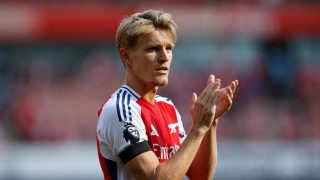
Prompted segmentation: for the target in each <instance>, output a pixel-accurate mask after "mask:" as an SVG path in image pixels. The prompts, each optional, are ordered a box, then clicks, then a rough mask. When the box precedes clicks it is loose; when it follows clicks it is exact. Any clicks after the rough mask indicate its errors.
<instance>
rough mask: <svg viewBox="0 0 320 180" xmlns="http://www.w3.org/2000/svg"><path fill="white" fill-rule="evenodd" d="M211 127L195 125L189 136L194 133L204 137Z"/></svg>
mask: <svg viewBox="0 0 320 180" xmlns="http://www.w3.org/2000/svg"><path fill="white" fill-rule="evenodd" d="M209 129H210V128H207V127H196V126H193V127H192V128H191V129H190V132H189V133H188V136H189V135H190V134H193V135H194V136H196V137H203V136H204V135H205V134H206V133H207V131H208V130H209Z"/></svg>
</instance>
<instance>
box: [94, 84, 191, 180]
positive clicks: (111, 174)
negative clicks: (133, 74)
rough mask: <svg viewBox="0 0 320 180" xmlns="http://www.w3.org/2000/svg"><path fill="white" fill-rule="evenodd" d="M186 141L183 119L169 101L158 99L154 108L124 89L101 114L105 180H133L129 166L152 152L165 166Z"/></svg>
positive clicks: (100, 146)
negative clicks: (125, 166)
mask: <svg viewBox="0 0 320 180" xmlns="http://www.w3.org/2000/svg"><path fill="white" fill-rule="evenodd" d="M185 137H186V133H185V130H184V128H183V124H182V121H181V116H180V114H179V113H178V111H177V110H176V108H175V107H174V105H173V103H172V102H171V101H170V100H169V99H168V98H164V97H161V96H156V97H155V102H154V104H151V103H149V102H148V101H146V100H145V99H143V98H141V96H140V95H139V94H138V93H137V92H135V91H134V90H133V89H131V88H130V87H129V86H127V85H123V86H122V87H121V88H119V89H118V90H117V91H115V92H114V93H113V94H112V96H111V98H110V99H109V100H108V101H107V102H106V103H105V104H104V105H103V107H102V108H101V109H100V110H99V119H98V126H97V142H98V143H97V145H98V152H99V160H100V164H101V167H102V169H103V172H104V175H105V179H107V178H110V179H133V177H132V176H131V175H130V174H129V173H128V172H127V171H126V169H125V168H124V164H125V163H126V162H128V161H130V160H131V159H133V158H134V157H135V156H137V155H139V154H141V153H144V152H146V151H150V150H152V151H153V152H154V153H155V154H156V156H157V157H158V159H159V162H164V161H166V160H167V159H169V158H170V157H171V156H172V155H173V154H174V153H175V152H176V151H177V150H178V149H179V147H180V144H181V143H182V142H183V140H184V139H185Z"/></svg>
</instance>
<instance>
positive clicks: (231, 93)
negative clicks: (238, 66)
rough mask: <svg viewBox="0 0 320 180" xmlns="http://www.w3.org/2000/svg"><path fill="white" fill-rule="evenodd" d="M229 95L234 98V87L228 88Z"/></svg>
mask: <svg viewBox="0 0 320 180" xmlns="http://www.w3.org/2000/svg"><path fill="white" fill-rule="evenodd" d="M227 93H228V96H230V97H231V98H233V91H232V86H229V87H228V88H227Z"/></svg>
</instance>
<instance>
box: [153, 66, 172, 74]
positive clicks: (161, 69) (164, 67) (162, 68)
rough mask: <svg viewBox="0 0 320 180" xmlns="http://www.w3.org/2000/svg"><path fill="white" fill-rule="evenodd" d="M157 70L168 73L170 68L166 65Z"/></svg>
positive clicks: (160, 72)
mask: <svg viewBox="0 0 320 180" xmlns="http://www.w3.org/2000/svg"><path fill="white" fill-rule="evenodd" d="M155 70H156V72H157V73H159V74H167V73H168V72H169V68H167V67H166V66H161V67H158V68H156V69H155Z"/></svg>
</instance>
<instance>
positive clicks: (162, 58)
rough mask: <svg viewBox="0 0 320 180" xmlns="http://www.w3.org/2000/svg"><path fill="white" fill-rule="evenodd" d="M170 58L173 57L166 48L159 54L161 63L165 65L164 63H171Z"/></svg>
mask: <svg viewBox="0 0 320 180" xmlns="http://www.w3.org/2000/svg"><path fill="white" fill-rule="evenodd" d="M170 56H171V53H170V52H167V50H166V48H163V49H162V50H161V52H160V53H159V62H162V63H164V62H167V61H169V59H170Z"/></svg>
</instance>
